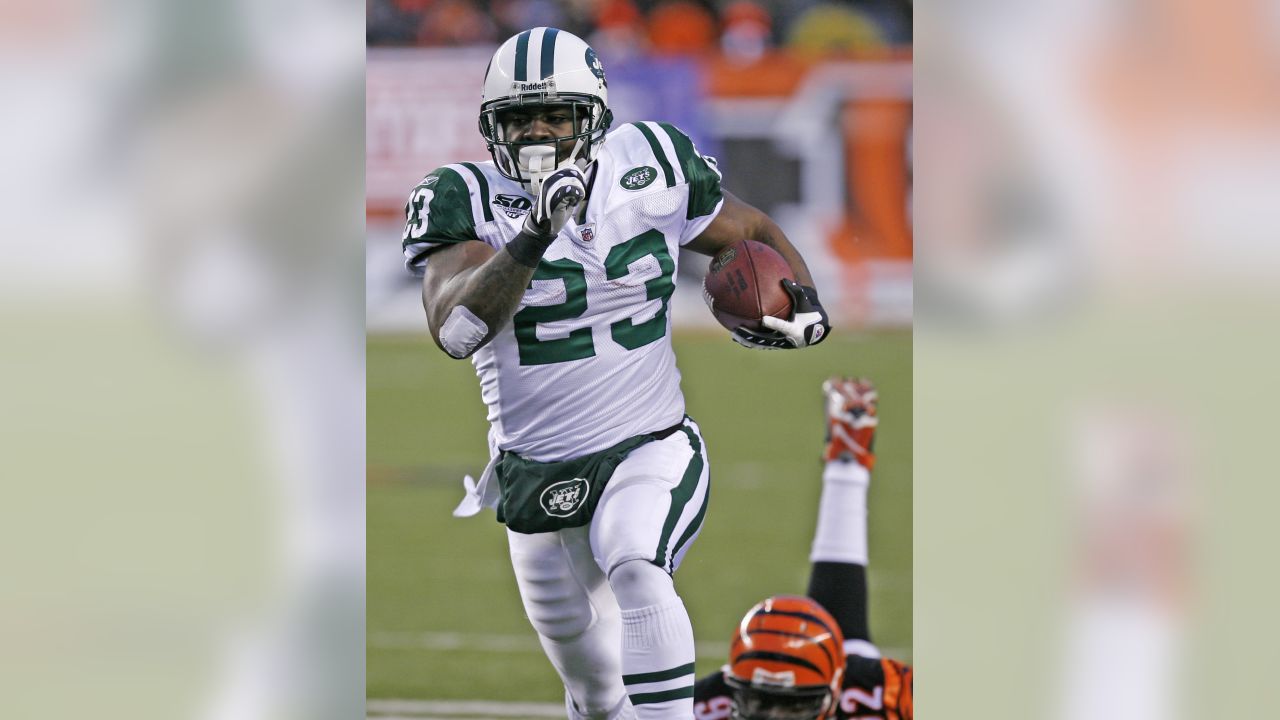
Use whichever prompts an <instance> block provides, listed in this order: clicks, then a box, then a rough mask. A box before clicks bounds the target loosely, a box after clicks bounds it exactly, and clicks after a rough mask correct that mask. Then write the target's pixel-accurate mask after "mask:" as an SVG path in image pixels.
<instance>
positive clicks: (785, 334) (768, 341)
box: [733, 280, 831, 350]
mask: <svg viewBox="0 0 1280 720" xmlns="http://www.w3.org/2000/svg"><path fill="white" fill-rule="evenodd" d="M782 289H783V290H786V291H787V294H788V295H790V296H791V317H790V318H789V319H787V320H783V319H782V318H776V317H769V316H765V318H764V319H763V320H761V321H760V322H761V324H762V325H764V326H765V327H766V328H768V329H769V330H770V331H772V332H753V331H751V330H744V329H743V328H738V329H737V330H734V331H733V340H734V342H736V343H738V344H739V345H742V346H743V347H749V348H755V349H757V350H791V349H793V348H802V347H808V346H810V345H817V344H818V343H820V342H822V341H823V340H825V339H826V338H827V335H828V334H830V332H831V322H830V321H829V320H828V319H827V311H826V310H823V309H822V303H820V302H818V291H817V290H815V289H813V288H811V287H806V286H803V285H800V284H799V283H797V282H795V281H794V280H783V281H782Z"/></svg>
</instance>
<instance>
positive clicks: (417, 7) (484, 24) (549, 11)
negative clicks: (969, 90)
mask: <svg viewBox="0 0 1280 720" xmlns="http://www.w3.org/2000/svg"><path fill="white" fill-rule="evenodd" d="M911 10H912V4H911V2H910V0H838V1H832V0H367V38H366V39H367V42H368V44H369V45H371V46H453V45H495V44H497V43H500V42H501V41H503V40H505V39H506V38H508V37H510V36H512V35H514V34H516V33H518V32H520V31H522V30H525V29H528V28H531V27H538V26H549V27H558V28H561V29H564V30H568V31H570V32H572V33H574V34H576V35H578V36H580V37H582V38H584V39H586V40H587V41H588V42H590V43H591V44H592V45H595V46H598V47H606V48H618V49H624V48H625V49H631V50H632V51H646V52H649V53H653V54H657V55H699V54H704V53H715V52H717V51H719V52H723V53H724V54H726V55H729V56H731V57H740V58H744V59H752V58H754V57H759V56H760V55H762V54H763V53H764V52H766V51H768V50H770V49H773V48H786V49H788V50H790V51H793V52H800V53H804V54H819V55H826V54H856V53H862V52H876V51H879V50H883V49H885V48H892V47H901V46H909V45H910V44H911V39H912V38H911Z"/></svg>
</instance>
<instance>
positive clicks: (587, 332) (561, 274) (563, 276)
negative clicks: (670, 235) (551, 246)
mask: <svg viewBox="0 0 1280 720" xmlns="http://www.w3.org/2000/svg"><path fill="white" fill-rule="evenodd" d="M646 255H652V256H653V258H654V259H655V260H657V261H658V267H659V268H660V269H661V270H662V272H661V274H660V275H658V277H656V278H653V279H652V280H649V281H647V282H646V283H645V284H644V287H645V300H646V301H650V300H659V301H661V303H662V306H661V307H660V308H658V312H657V313H656V314H654V316H653V317H652V318H650V319H649V320H646V321H644V322H642V323H639V324H636V322H635V320H634V319H633V318H627V319H625V320H619V321H617V322H615V323H613V324H612V325H611V326H610V327H609V334H610V335H611V336H612V337H613V341H614V342H616V343H618V344H619V345H621V346H622V347H624V348H626V349H628V350H635V349H636V348H639V347H643V346H645V345H648V344H649V343H651V342H653V341H655V340H657V339H659V338H661V337H662V336H663V335H665V334H666V332H667V305H668V303H669V302H670V301H671V293H672V292H674V291H675V287H676V285H675V282H674V281H673V280H672V276H673V275H674V274H675V271H676V264H675V261H674V260H673V259H672V258H671V253H669V252H668V251H667V241H666V239H665V238H664V237H663V236H662V233H661V232H659V231H657V230H649V231H647V232H643V233H641V234H639V235H637V236H635V237H633V238H631V239H630V240H628V241H626V242H624V243H620V244H618V245H615V246H614V247H613V249H611V250H610V251H609V255H608V256H607V257H606V258H605V261H604V270H605V277H606V278H607V279H609V280H617V279H618V278H622V277H626V276H627V275H628V274H629V273H630V272H631V270H630V268H629V267H628V266H629V265H630V264H631V263H634V262H635V261H637V260H639V259H641V258H643V257H645V256H646ZM533 279H534V280H561V281H563V282H564V291H565V301H564V302H562V303H559V304H556V305H530V306H527V307H525V308H524V309H523V310H521V311H520V312H518V313H516V314H515V317H514V318H512V323H513V325H514V326H515V334H516V342H517V344H518V345H519V350H520V364H521V365H550V364H552V363H561V362H569V361H571V360H581V359H583V358H589V357H593V356H594V355H595V354H596V350H595V345H594V344H593V343H592V341H591V328H589V327H584V328H578V329H576V330H573V331H571V332H570V333H569V336H568V337H565V338H560V339H557V340H539V339H538V334H537V327H538V323H546V322H554V321H558V320H572V319H574V318H578V317H582V314H583V313H585V312H586V311H587V280H586V269H585V268H583V266H582V265H581V264H580V263H578V262H575V261H573V260H570V259H568V258H564V259H561V260H543V261H542V262H541V263H539V264H538V268H537V270H535V271H534V273H533Z"/></svg>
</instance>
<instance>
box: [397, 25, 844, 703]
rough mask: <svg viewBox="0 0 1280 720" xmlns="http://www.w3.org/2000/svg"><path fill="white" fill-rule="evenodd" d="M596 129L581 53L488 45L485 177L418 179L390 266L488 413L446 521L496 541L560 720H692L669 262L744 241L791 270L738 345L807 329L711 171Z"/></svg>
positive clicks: (550, 32) (688, 529)
mask: <svg viewBox="0 0 1280 720" xmlns="http://www.w3.org/2000/svg"><path fill="white" fill-rule="evenodd" d="M611 123H612V113H611V112H610V110H609V106H608V91H607V85H606V82H605V73H604V69H603V67H602V66H601V64H600V60H599V58H597V57H596V54H595V51H593V50H592V49H591V48H590V47H589V46H588V45H587V44H586V43H585V42H583V41H582V40H581V39H579V38H578V37H576V36H574V35H572V34H570V33H567V32H564V31H561V30H557V29H555V28H543V27H539V28H534V29H532V30H527V31H525V32H522V33H520V34H518V35H516V36H514V37H512V38H511V39H509V40H507V41H506V42H505V43H504V44H503V45H502V46H501V47H500V48H499V49H498V51H497V52H496V53H495V54H494V56H493V59H492V61H491V62H490V63H489V67H488V70H487V71H486V74H485V80H484V96H483V101H482V103H481V106H480V131H481V133H482V135H483V136H484V138H485V140H486V142H487V143H488V145H489V151H490V153H491V155H492V156H493V162H485V163H459V164H455V165H447V166H445V167H442V168H439V169H437V170H435V171H434V172H432V173H430V174H429V175H427V176H426V178H425V179H423V180H422V182H421V183H420V184H419V185H418V186H417V187H416V188H415V189H414V191H413V193H412V195H411V197H410V199H409V203H408V205H407V206H406V215H407V226H406V228H405V234H404V252H405V260H406V264H407V266H408V267H409V268H410V269H411V270H412V271H415V272H417V273H421V274H422V275H423V284H422V296H423V305H424V307H425V309H426V314H427V323H428V326H429V328H430V331H431V336H432V337H433V338H434V339H435V341H436V343H437V344H438V345H439V346H440V348H441V349H442V350H444V351H445V352H446V353H448V354H449V355H450V356H452V357H455V358H465V357H470V358H471V360H472V363H473V364H474V365H475V368H476V373H477V375H479V377H480V386H481V394H482V396H483V399H484V402H485V403H486V404H487V405H488V408H489V414H488V419H489V422H490V423H491V429H490V433H489V441H490V449H491V453H492V460H491V462H490V463H489V466H488V467H487V468H486V469H485V472H484V474H483V475H482V476H481V478H480V481H479V482H478V483H475V482H473V481H471V480H470V479H469V478H468V482H467V489H468V495H467V497H466V499H464V500H463V503H462V504H461V505H460V506H459V507H458V510H456V511H455V514H456V515H473V514H475V513H476V512H478V511H479V510H480V508H482V507H486V506H487V507H494V508H495V509H496V510H497V514H498V520H499V521H500V522H503V523H505V524H506V525H507V534H508V539H509V547H510V551H511V559H512V565H513V566H514V569H515V574H516V579H517V584H518V585H519V588H520V594H521V598H522V600H523V602H524V607H525V610H526V612H527V614H528V616H529V620H530V621H531V623H532V624H533V626H534V628H535V629H536V630H537V631H538V635H539V637H540V639H541V642H542V646H543V648H544V649H545V651H546V654H547V656H548V657H549V658H550V660H551V662H552V664H553V665H554V666H555V668H556V670H557V671H558V672H559V674H560V677H561V678H562V679H563V681H564V684H565V689H566V709H567V712H568V715H569V717H571V718H583V717H589V718H631V717H639V718H692V717H693V699H692V698H693V685H694V645H693V630H692V628H691V627H690V624H689V616H688V614H687V613H686V611H685V608H684V604H683V603H682V602H681V600H680V597H679V596H678V595H677V594H676V591H675V587H674V585H673V583H672V579H671V573H673V572H674V571H675V570H676V568H677V567H679V565H680V561H681V559H682V558H683V557H684V554H685V553H686V552H687V551H688V549H689V547H690V546H691V545H692V543H693V541H694V539H695V538H696V537H697V535H698V531H699V529H700V528H701V526H702V521H703V518H704V516H705V513H706V510H707V499H708V490H709V481H708V474H707V461H706V457H705V453H704V449H703V441H702V438H701V435H700V434H699V431H698V426H697V424H696V423H694V422H693V420H691V419H689V418H688V417H687V416H686V415H685V408H684V398H683V396H682V394H681V392H680V373H679V371H678V370H677V369H676V364H675V355H674V353H673V351H672V348H671V320H670V316H669V314H668V312H667V304H668V302H669V300H670V298H671V294H672V292H673V290H674V288H675V277H676V266H677V262H678V258H679V250H680V248H681V247H686V248H689V249H692V250H694V251H697V252H701V253H705V254H709V255H714V254H715V253H717V252H718V251H720V250H721V249H723V248H725V247H727V246H729V245H731V244H733V243H735V242H737V241H739V240H742V239H752V240H756V241H759V242H763V243H765V244H767V245H770V246H771V247H773V248H774V249H776V250H777V251H778V252H779V253H781V254H782V256H783V257H784V258H786V260H787V262H788V264H789V265H790V266H791V267H792V269H793V270H794V272H795V276H796V278H797V279H798V280H799V282H798V283H790V284H788V285H787V289H788V291H789V292H791V293H792V296H793V299H794V300H795V303H794V311H793V312H792V315H791V317H787V318H772V319H770V321H769V327H770V328H771V330H770V331H768V332H766V333H763V334H747V333H739V334H738V335H737V336H736V337H735V339H736V340H737V341H738V342H740V343H742V344H745V345H748V346H750V347H761V348H799V347H805V346H808V345H812V344H815V343H817V342H819V341H821V340H822V339H823V338H825V337H826V334H827V331H828V330H829V325H828V323H827V316H826V313H825V311H823V310H822V306H821V305H820V304H819V302H818V298H817V293H816V291H815V290H814V289H813V280H812V277H811V276H810V274H809V270H808V269H807V268H806V267H805V264H804V261H803V260H802V259H801V257H800V255H799V253H797V252H796V250H795V248H794V247H793V246H792V245H791V243H790V242H789V241H788V240H787V238H786V237H785V236H784V235H783V233H782V231H781V230H780V229H779V228H778V226H777V225H776V224H775V223H774V222H773V221H772V220H770V219H769V218H768V217H767V216H766V215H765V214H764V213H762V212H760V211H759V210H757V209H755V208H753V207H751V206H749V205H747V204H745V203H743V202H742V201H740V200H738V199H736V198H734V197H733V196H732V195H730V194H729V193H728V192H726V191H724V190H723V189H722V188H721V186H720V177H721V176H720V171H719V170H718V169H717V168H716V164H715V161H714V160H713V159H711V158H708V157H704V156H702V155H699V154H698V152H697V150H696V149H695V148H694V145H693V142H692V141H690V139H689V138H688V137H687V136H686V135H685V134H684V133H682V132H681V131H680V130H678V129H676V128H675V127H672V126H671V125H667V124H664V123H657V122H637V123H632V124H628V125H624V126H622V127H620V128H617V129H615V130H613V131H612V132H610V133H609V134H608V135H607V136H606V132H608V131H609V128H610V125H611ZM788 283H789V281H788Z"/></svg>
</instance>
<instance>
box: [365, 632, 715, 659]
mask: <svg viewBox="0 0 1280 720" xmlns="http://www.w3.org/2000/svg"><path fill="white" fill-rule="evenodd" d="M368 641H369V647H372V648H379V649H403V648H421V649H423V650H472V651H475V652H492V653H538V654H541V653H542V646H541V645H540V644H538V638H537V637H535V636H534V635H532V634H530V635H489V634H479V633H474V634H473V633H455V632H396V631H382V632H371V633H369V638H368ZM695 650H696V652H697V654H698V657H725V656H727V655H728V654H729V643H727V642H716V641H705V640H699V641H697V643H696V645H695Z"/></svg>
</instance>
